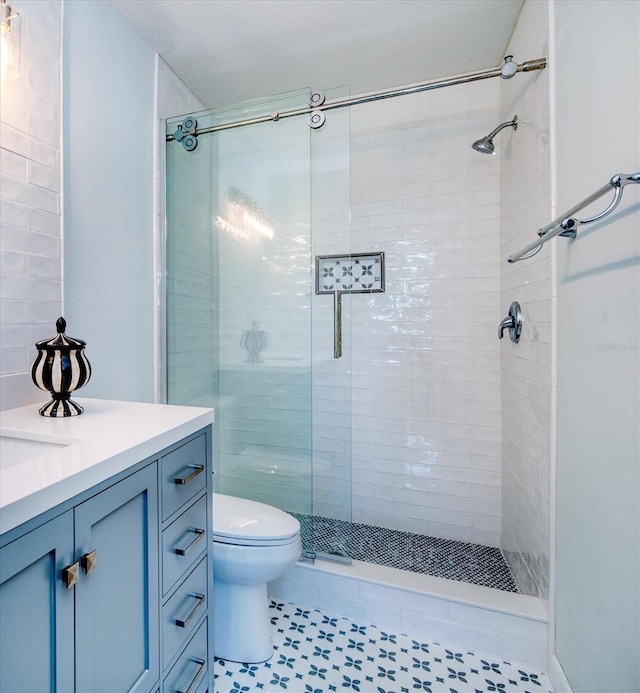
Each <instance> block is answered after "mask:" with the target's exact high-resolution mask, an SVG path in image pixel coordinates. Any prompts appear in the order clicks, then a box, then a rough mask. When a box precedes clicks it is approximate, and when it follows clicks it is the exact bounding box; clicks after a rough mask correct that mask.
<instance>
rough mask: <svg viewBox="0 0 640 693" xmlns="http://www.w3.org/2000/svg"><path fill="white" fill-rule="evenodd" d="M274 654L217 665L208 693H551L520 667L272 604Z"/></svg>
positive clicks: (540, 675)
mask: <svg viewBox="0 0 640 693" xmlns="http://www.w3.org/2000/svg"><path fill="white" fill-rule="evenodd" d="M271 625H272V629H273V644H274V653H273V655H272V657H271V658H270V659H269V660H268V661H267V662H264V663H261V664H241V663H236V662H228V661H226V660H222V659H216V660H215V662H214V665H213V666H214V679H215V681H214V687H215V688H214V693H256V692H261V693H283V692H285V691H286V692H288V693H337V692H339V691H344V693H412V692H414V691H421V692H422V693H485V692H486V693H491V692H493V693H553V688H552V687H551V683H550V682H549V679H548V677H547V675H546V674H545V673H544V672H541V671H537V670H535V669H534V668H532V667H531V666H529V665H527V664H516V663H511V662H506V661H504V660H502V659H500V658H498V657H494V656H491V655H484V654H482V653H475V652H469V651H462V650H461V649H459V648H456V647H450V646H447V645H444V644H440V643H437V642H433V641H428V642H425V641H418V640H414V639H413V638H411V637H409V636H407V635H402V634H398V633H391V632H388V631H387V630H381V629H380V628H377V627H376V626H373V625H368V624H365V623H361V622H356V621H353V620H351V619H348V618H342V617H339V616H333V615H329V614H327V613H325V612H323V611H319V610H318V609H306V608H301V607H298V606H296V605H295V604H283V603H278V602H271Z"/></svg>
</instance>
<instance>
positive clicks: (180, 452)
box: [160, 435, 207, 520]
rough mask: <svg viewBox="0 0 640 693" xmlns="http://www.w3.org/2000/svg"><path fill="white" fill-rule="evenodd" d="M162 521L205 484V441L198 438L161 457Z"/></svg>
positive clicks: (204, 438)
mask: <svg viewBox="0 0 640 693" xmlns="http://www.w3.org/2000/svg"><path fill="white" fill-rule="evenodd" d="M160 465H161V466H160V468H161V470H162V472H161V473H162V519H163V520H166V519H167V518H168V517H169V516H170V515H172V514H173V513H174V512H175V511H176V510H177V509H178V508H179V507H180V506H182V505H184V504H185V503H187V502H188V501H189V500H190V499H191V498H193V496H195V495H196V494H197V493H199V492H200V491H202V489H204V488H205V487H206V485H207V479H206V476H207V475H206V472H205V470H206V468H207V440H206V436H204V435H201V436H198V437H197V438H194V439H193V440H190V441H189V442H188V443H185V444H184V445H181V446H180V447H179V448H177V449H176V450H173V451H172V452H170V453H169V454H167V455H164V456H163V457H162V460H161V463H160Z"/></svg>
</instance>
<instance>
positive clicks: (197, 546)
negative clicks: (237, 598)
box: [0, 426, 213, 693]
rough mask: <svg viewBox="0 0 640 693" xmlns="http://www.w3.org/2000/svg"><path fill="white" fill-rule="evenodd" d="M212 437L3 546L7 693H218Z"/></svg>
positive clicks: (1, 668)
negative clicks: (212, 661)
mask: <svg viewBox="0 0 640 693" xmlns="http://www.w3.org/2000/svg"><path fill="white" fill-rule="evenodd" d="M211 467H212V465H211V426H207V427H206V428H205V429H202V430H200V431H198V432H196V433H193V434H192V435H188V436H186V437H185V438H184V439H182V440H179V441H178V442H176V443H175V444H173V445H170V446H169V447H167V448H165V449H162V450H161V451H159V452H158V453H157V454H154V455H152V456H151V457H149V458H147V459H145V460H141V461H139V462H138V463H137V464H133V465H131V466H130V467H128V468H127V469H126V470H124V471H121V472H120V473H118V474H117V475H116V476H113V477H110V478H109V477H108V478H106V479H104V480H103V481H102V482H101V483H100V484H98V485H96V486H93V487H91V488H87V489H85V490H84V491H83V492H82V493H80V494H78V495H75V496H73V497H72V498H69V499H68V500H66V501H65V502H64V503H62V504H61V505H59V506H56V507H54V508H51V509H50V510H47V511H46V512H44V513H43V514H42V515H39V516H37V517H33V518H31V519H29V520H27V521H26V522H25V523H24V524H23V525H20V526H18V527H14V528H12V529H11V530H9V531H8V532H6V533H4V534H2V535H1V536H0V692H1V693H74V692H76V693H125V692H126V691H135V693H178V692H179V691H182V692H183V693H184V691H189V692H190V693H204V691H206V690H207V689H208V690H209V691H213V671H212V668H211V667H210V666H209V662H210V659H212V656H213V655H212V652H213V648H212V641H211V637H212V630H213V628H212V627H211V624H212V616H213V614H212V604H213V599H212V598H211V590H212V585H213V579H212V569H213V558H212V542H211V532H212V527H211V524H212V512H211V497H212V488H211V487H212V468H211Z"/></svg>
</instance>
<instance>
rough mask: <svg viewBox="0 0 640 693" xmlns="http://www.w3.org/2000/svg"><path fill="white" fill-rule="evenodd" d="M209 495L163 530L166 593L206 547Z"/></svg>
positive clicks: (163, 569) (164, 584)
mask: <svg viewBox="0 0 640 693" xmlns="http://www.w3.org/2000/svg"><path fill="white" fill-rule="evenodd" d="M208 541H210V537H207V497H206V496H203V497H202V498H201V499H200V500H199V501H198V502H197V503H194V505H192V506H191V507H190V508H189V509H188V510H187V511H185V512H184V513H183V514H182V515H180V517H179V518H178V519H177V520H174V521H173V522H172V523H171V524H170V525H169V526H168V527H167V528H166V529H165V530H164V532H162V593H163V594H166V593H167V592H168V591H169V590H170V589H171V587H172V586H173V585H174V584H175V583H176V582H177V581H178V579H179V578H180V576H181V575H184V573H186V571H187V570H189V568H191V566H192V565H194V564H195V563H196V561H197V560H198V559H199V558H200V557H201V556H202V554H203V553H204V551H205V550H206V548H207V542H208Z"/></svg>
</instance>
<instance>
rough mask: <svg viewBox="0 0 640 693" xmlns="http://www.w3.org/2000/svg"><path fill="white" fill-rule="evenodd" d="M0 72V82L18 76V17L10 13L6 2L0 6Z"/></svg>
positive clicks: (2, 2) (2, 0)
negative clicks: (0, 79) (0, 77)
mask: <svg viewBox="0 0 640 693" xmlns="http://www.w3.org/2000/svg"><path fill="white" fill-rule="evenodd" d="M0 44H1V45H0V49H1V53H0V70H1V74H2V80H3V81H4V80H9V79H18V77H19V76H20V15H19V14H18V13H17V12H16V13H14V14H12V13H11V6H10V5H7V0H1V4H0Z"/></svg>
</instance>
